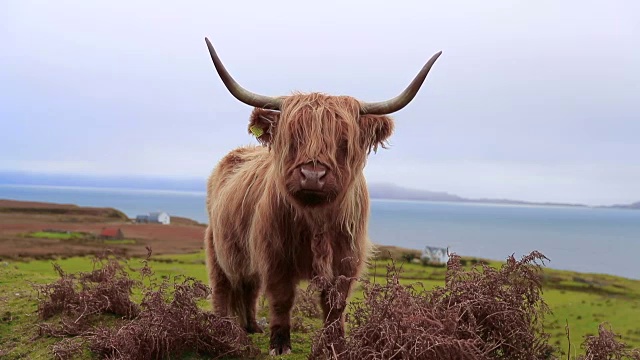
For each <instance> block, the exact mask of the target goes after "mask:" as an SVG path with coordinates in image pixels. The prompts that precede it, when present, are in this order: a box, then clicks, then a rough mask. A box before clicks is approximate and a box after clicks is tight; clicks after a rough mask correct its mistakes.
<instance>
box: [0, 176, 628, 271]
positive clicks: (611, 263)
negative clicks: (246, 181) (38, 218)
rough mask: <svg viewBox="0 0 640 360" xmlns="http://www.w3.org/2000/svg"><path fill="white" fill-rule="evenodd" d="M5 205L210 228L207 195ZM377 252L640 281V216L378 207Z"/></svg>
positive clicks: (56, 197)
mask: <svg viewBox="0 0 640 360" xmlns="http://www.w3.org/2000/svg"><path fill="white" fill-rule="evenodd" d="M0 199H14V200H28V201H43V202H54V203H66V204H77V205H81V206H96V207H113V208H116V209H119V210H121V211H123V212H124V213H126V214H127V215H128V216H129V217H135V216H136V215H137V214H146V213H148V212H151V211H166V212H168V213H169V214H170V215H174V216H182V217H187V218H191V219H194V220H196V221H199V222H202V223H206V222H207V218H206V210H205V194H204V192H186V191H162V190H127V189H106V188H79V187H51V186H49V187H48V186H19V185H0ZM369 232H370V236H371V238H372V240H373V241H374V242H375V243H378V244H385V245H396V246H400V247H407V248H414V249H422V248H424V247H425V246H437V247H449V249H450V251H451V252H455V253H457V254H460V255H464V256H476V257H483V258H489V259H495V260H504V259H505V258H506V257H507V256H509V255H511V254H515V256H516V257H521V256H523V255H526V254H528V253H530V252H531V251H534V250H537V251H540V252H542V253H543V254H544V255H545V256H547V257H548V258H549V259H550V260H551V261H550V262H548V263H547V266H549V267H552V268H557V269H566V270H575V271H580V272H594V273H607V274H613V275H619V276H625V277H629V278H635V279H640V261H639V260H638V258H639V256H640V211H638V210H623V209H601V208H580V207H555V206H520V205H492V204H464V203H451V202H449V203H448V202H426V201H397V200H382V199H373V200H372V201H371V219H370V225H369Z"/></svg>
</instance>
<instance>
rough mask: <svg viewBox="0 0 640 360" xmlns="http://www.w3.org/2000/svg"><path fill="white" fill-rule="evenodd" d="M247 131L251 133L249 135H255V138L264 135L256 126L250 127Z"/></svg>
mask: <svg viewBox="0 0 640 360" xmlns="http://www.w3.org/2000/svg"><path fill="white" fill-rule="evenodd" d="M249 130H250V131H251V133H253V135H255V137H260V136H262V134H264V131H262V128H260V127H258V126H256V125H253V126H252V127H250V128H249Z"/></svg>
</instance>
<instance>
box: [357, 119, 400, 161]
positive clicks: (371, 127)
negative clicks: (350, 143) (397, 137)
mask: <svg viewBox="0 0 640 360" xmlns="http://www.w3.org/2000/svg"><path fill="white" fill-rule="evenodd" d="M360 128H361V129H362V135H363V139H364V142H365V144H364V145H365V146H366V147H367V149H368V151H369V152H371V150H373V151H374V152H375V151H377V150H378V146H382V148H386V145H387V139H388V138H389V137H390V136H391V134H392V133H393V119H392V118H391V117H389V116H386V115H362V116H360Z"/></svg>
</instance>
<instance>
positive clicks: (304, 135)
mask: <svg viewBox="0 0 640 360" xmlns="http://www.w3.org/2000/svg"><path fill="white" fill-rule="evenodd" d="M207 45H208V47H209V51H210V53H211V57H212V60H213V62H214V64H215V66H216V69H217V70H218V73H219V74H220V76H221V78H222V79H223V81H224V82H225V84H226V85H227V88H228V89H229V90H230V91H231V93H232V94H233V95H234V96H236V98H238V99H239V100H241V101H243V102H245V103H247V104H249V105H253V106H255V110H254V111H253V113H252V114H251V117H250V120H249V129H250V132H251V133H253V134H254V135H255V136H256V137H257V139H258V140H259V142H260V143H261V144H262V145H263V146H257V147H242V148H238V149H236V150H234V151H232V152H230V153H229V154H227V155H226V156H225V157H224V158H223V159H222V160H221V161H220V163H219V164H218V166H217V167H216V168H215V169H214V171H213V173H212V174H211V176H210V178H209V181H208V186H207V211H208V214H209V226H208V228H207V230H206V237H205V249H206V256H207V268H208V272H209V279H210V284H211V287H212V290H213V296H212V302H213V307H214V309H215V311H216V313H218V314H219V315H222V316H229V315H231V316H236V317H237V319H238V321H239V323H240V324H241V325H243V326H244V327H245V328H246V329H247V331H248V332H260V331H262V329H260V327H259V326H258V324H257V322H256V319H255V315H256V314H255V313H256V305H257V299H258V296H259V294H260V293H261V292H262V291H264V292H265V294H266V296H267V299H268V301H269V307H270V309H269V310H270V320H269V327H270V333H271V334H270V336H271V340H270V349H271V351H270V352H271V354H275V355H278V354H284V353H288V352H290V350H291V343H290V312H291V308H292V306H293V302H294V298H295V288H296V285H297V284H298V282H299V281H300V280H304V279H319V280H320V281H318V283H320V284H322V286H323V288H322V289H321V305H322V308H323V314H324V321H325V326H327V325H329V324H337V325H338V326H337V329H338V331H339V332H340V333H344V324H343V312H344V309H345V306H346V298H347V297H348V295H349V293H350V290H351V285H352V282H353V281H352V280H353V279H355V278H357V277H358V276H359V275H360V274H361V272H362V270H363V269H364V266H365V264H366V261H367V256H368V254H369V252H370V247H371V244H370V242H369V238H368V235H367V227H368V218H369V195H368V192H367V187H366V182H365V178H364V174H363V169H364V166H365V163H366V159H367V155H368V154H369V153H370V152H371V151H372V150H376V149H377V148H378V146H384V144H385V142H386V140H387V139H388V138H389V136H391V133H392V132H393V120H392V119H391V118H390V117H388V116H386V114H387V113H389V112H393V111H397V110H398V109H400V108H402V107H403V106H405V105H406V104H408V102H409V101H410V100H411V99H412V98H413V96H415V93H416V92H417V91H418V88H419V87H420V85H421V84H422V81H423V80H424V78H425V77H426V75H427V73H428V71H429V69H430V68H431V65H433V62H435V59H436V58H437V57H438V56H439V54H437V55H436V56H434V57H433V58H432V59H431V60H430V61H429V62H428V63H427V64H426V65H425V67H424V68H423V69H422V71H421V73H420V74H419V75H418V76H417V77H416V78H415V79H414V81H413V82H412V83H411V85H410V86H409V87H408V88H407V89H406V90H405V91H404V92H403V93H402V94H401V95H400V96H398V97H396V98H394V99H392V100H389V101H386V102H380V103H371V104H369V103H361V102H360V101H358V100H357V99H354V98H352V97H348V96H329V95H325V94H319V93H311V94H294V95H291V96H287V97H279V98H272V97H266V96H262V95H258V94H254V93H250V92H248V91H247V90H245V89H243V88H241V87H240V86H239V85H238V84H237V83H235V81H234V80H233V79H232V78H231V77H230V75H229V74H228V73H227V72H226V70H225V69H224V67H223V65H222V63H221V62H220V60H219V58H218V57H217V55H216V54H215V51H214V50H213V47H212V46H211V44H210V43H209V42H208V40H207ZM267 109H269V110H267ZM273 110H275V111H273ZM345 278H346V279H347V280H346V281H345ZM328 290H331V294H329V291H328ZM336 294H337V297H336ZM329 297H331V299H329Z"/></svg>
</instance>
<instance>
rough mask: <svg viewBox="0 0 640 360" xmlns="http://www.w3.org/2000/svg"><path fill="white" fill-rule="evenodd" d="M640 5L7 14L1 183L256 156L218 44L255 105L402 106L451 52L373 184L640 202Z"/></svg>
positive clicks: (409, 4) (264, 4)
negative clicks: (414, 83) (423, 71)
mask: <svg viewBox="0 0 640 360" xmlns="http://www.w3.org/2000/svg"><path fill="white" fill-rule="evenodd" d="M310 4H314V5H310ZM639 4H640V3H639V2H638V1H635V0H631V1H615V0H608V1H584V0H582V1H569V0H565V1H547V0H539V1H526V2H525V1H519V2H515V1H504V0H484V1H476V0H468V1H446V2H445V1H398V0H394V1H391V0H385V1H372V0H367V1H327V0H324V1H320V2H313V3H310V2H304V1H254V2H248V1H224V2H223V1H185V2H180V4H178V2H172V3H171V4H169V2H158V1H135V2H130V1H127V2H125V1H80V0H78V1H55V2H54V1H26V0H15V1H11V0H9V1H8V0H4V1H2V2H1V4H0V122H1V127H0V170H21V171H40V172H55V173H72V174H73V173H80V174H108V175H138V174H139V175H154V176H155V175H157V176H169V177H188V178H193V177H196V178H197V177H200V178H204V177H206V176H207V175H208V174H209V172H210V171H211V169H212V168H213V166H214V165H215V164H216V162H217V161H218V160H219V159H220V158H221V157H222V156H223V155H224V154H225V153H226V152H227V151H229V150H231V149H232V148H234V147H237V146H240V145H246V144H252V143H256V141H255V140H254V139H253V138H251V136H250V135H248V134H247V131H246V124H247V120H248V116H249V114H250V112H251V108H249V107H248V106H246V105H244V104H242V103H240V102H238V101H237V100H235V99H234V98H233V97H232V96H231V95H230V94H229V93H228V92H227V90H226V88H225V87H224V85H223V84H222V82H221V81H220V79H219V78H218V76H217V74H216V73H215V71H214V68H213V65H212V63H211V60H210V58H209V55H208V52H207V50H206V46H205V42H204V37H205V36H208V37H209V39H210V40H211V41H212V42H213V44H214V46H215V47H216V49H217V51H218V54H219V55H220V57H221V58H222V60H223V62H224V63H225V64H226V66H227V68H228V69H229V71H230V72H231V73H232V74H233V76H234V77H235V78H236V80H238V81H239V82H240V83H241V84H242V85H243V86H245V87H247V88H249V89H251V90H253V91H255V92H259V93H264V94H268V95H280V94H288V93H290V92H291V91H294V90H299V91H305V92H306V91H322V92H327V93H331V94H336V95H337V94H348V95H352V96H355V97H358V98H360V99H362V100H365V101H378V100H384V99H387V98H390V97H393V96H396V95H397V94H398V93H399V92H400V91H401V90H402V89H404V87H406V86H407V85H408V83H409V82H410V81H411V79H412V78H413V77H414V76H415V75H416V73H417V72H418V71H419V69H420V68H421V67H422V65H423V64H424V63H425V62H426V61H427V60H428V59H429V57H431V55H433V54H434V53H435V52H437V51H439V50H442V51H443V55H442V56H441V57H440V59H439V60H438V61H437V62H436V65H435V66H434V67H433V69H432V71H431V73H430V75H429V76H428V78H427V80H426V82H425V84H424V85H423V87H422V89H421V90H420V92H419V93H418V95H417V96H416V98H415V99H414V100H413V102H412V103H411V104H410V105H409V106H407V107H406V108H405V109H403V110H401V111H399V112H397V113H395V114H394V115H393V116H394V118H395V119H396V132H395V134H394V135H393V137H392V138H391V145H392V146H391V149H390V150H381V151H379V152H378V153H377V154H375V155H372V156H371V157H370V158H369V163H368V165H367V169H366V171H365V174H366V176H367V179H368V181H369V182H392V183H396V184H399V185H403V186H408V187H414V188H420V189H427V190H434V191H447V192H451V193H455V194H458V195H461V196H466V197H494V198H496V197H498V198H514V199H521V200H534V201H569V202H581V203H587V204H611V203H626V202H631V201H637V200H640V141H639V140H640V5H639Z"/></svg>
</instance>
